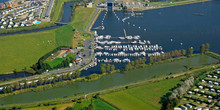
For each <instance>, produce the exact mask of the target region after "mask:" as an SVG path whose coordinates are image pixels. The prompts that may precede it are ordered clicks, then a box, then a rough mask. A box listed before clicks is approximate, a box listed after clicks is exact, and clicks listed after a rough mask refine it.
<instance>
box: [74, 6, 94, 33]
mask: <svg viewBox="0 0 220 110" xmlns="http://www.w3.org/2000/svg"><path fill="white" fill-rule="evenodd" d="M95 11H96V9H95V8H76V9H75V15H74V18H73V21H71V22H70V24H71V25H73V26H74V27H76V28H77V29H78V30H79V31H83V30H84V29H85V28H86V26H87V24H88V23H89V21H90V19H91V18H92V16H93V15H94V14H95Z"/></svg>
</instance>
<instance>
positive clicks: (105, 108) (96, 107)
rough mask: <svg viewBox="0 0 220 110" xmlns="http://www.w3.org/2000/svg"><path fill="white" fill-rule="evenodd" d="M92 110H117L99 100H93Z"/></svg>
mask: <svg viewBox="0 0 220 110" xmlns="http://www.w3.org/2000/svg"><path fill="white" fill-rule="evenodd" d="M93 110H117V109H116V108H114V107H112V106H111V105H109V104H108V103H106V102H104V101H102V100H100V99H95V100H94V101H93Z"/></svg>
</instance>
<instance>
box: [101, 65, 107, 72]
mask: <svg viewBox="0 0 220 110" xmlns="http://www.w3.org/2000/svg"><path fill="white" fill-rule="evenodd" d="M100 68H101V72H102V73H106V72H107V70H106V64H101V65H100Z"/></svg>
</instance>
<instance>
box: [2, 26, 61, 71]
mask: <svg viewBox="0 0 220 110" xmlns="http://www.w3.org/2000/svg"><path fill="white" fill-rule="evenodd" d="M0 47H1V48H0V53H1V54H0V62H1V63H0V73H7V72H12V71H13V70H15V69H16V70H17V71H19V70H22V69H23V68H24V67H26V68H29V67H30V66H32V65H33V64H34V63H36V62H37V61H38V59H39V58H40V57H42V56H43V55H45V54H46V53H47V52H49V51H51V50H53V49H55V48H56V47H57V43H56V41H55V33H54V31H53V30H51V31H43V32H37V33H28V34H18V35H9V36H2V37H0Z"/></svg>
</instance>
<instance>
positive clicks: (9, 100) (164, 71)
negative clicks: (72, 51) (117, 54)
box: [0, 55, 218, 105]
mask: <svg viewBox="0 0 220 110" xmlns="http://www.w3.org/2000/svg"><path fill="white" fill-rule="evenodd" d="M215 62H218V60H217V59H214V58H212V57H209V56H206V55H202V56H195V57H192V58H187V59H182V60H178V61H175V62H170V63H165V64H158V65H154V66H150V67H145V68H141V69H137V70H132V71H127V72H124V73H114V74H111V75H107V76H103V77H102V78H100V79H98V80H95V81H91V82H73V83H72V84H67V85H65V86H63V87H57V88H52V89H49V90H44V91H39V92H27V93H22V94H18V95H14V96H7V97H3V98H0V105H6V104H21V103H33V102H37V101H43V100H49V99H55V98H63V97H66V96H73V95H75V94H81V93H89V92H94V91H99V90H103V89H107V88H111V87H114V86H119V85H124V84H128V83H132V82H137V81H140V80H144V79H147V78H152V77H156V76H159V75H168V74H169V73H176V72H183V71H185V70H186V68H185V66H196V65H205V64H211V63H215Z"/></svg>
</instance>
